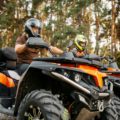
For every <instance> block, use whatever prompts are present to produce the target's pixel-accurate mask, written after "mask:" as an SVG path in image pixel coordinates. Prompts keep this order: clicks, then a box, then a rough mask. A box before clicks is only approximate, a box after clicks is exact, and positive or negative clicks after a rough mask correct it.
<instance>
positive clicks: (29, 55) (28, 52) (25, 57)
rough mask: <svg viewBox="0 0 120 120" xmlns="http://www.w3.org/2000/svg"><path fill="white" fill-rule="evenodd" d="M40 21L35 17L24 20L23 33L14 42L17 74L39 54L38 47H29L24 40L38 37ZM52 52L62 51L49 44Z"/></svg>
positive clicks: (60, 52)
mask: <svg viewBox="0 0 120 120" xmlns="http://www.w3.org/2000/svg"><path fill="white" fill-rule="evenodd" d="M41 28H42V23H41V21H40V20H38V19H36V18H30V19H28V20H27V21H26V22H25V25H24V30H25V33H23V34H22V35H20V36H19V37H18V38H17V40H16V44H15V52H16V54H17V63H18V69H19V74H22V73H23V72H24V71H25V70H26V68H27V67H28V65H29V64H30V63H31V62H32V59H33V58H34V57H38V56H39V49H36V48H29V47H27V46H26V41H27V39H28V38H29V37H40V32H41ZM49 48H50V50H51V52H52V53H54V54H62V53H63V51H62V50H61V49H59V48H57V47H53V46H49Z"/></svg>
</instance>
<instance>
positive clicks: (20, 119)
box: [0, 38, 111, 120]
mask: <svg viewBox="0 0 120 120" xmlns="http://www.w3.org/2000/svg"><path fill="white" fill-rule="evenodd" d="M26 45H27V46H29V47H35V48H41V47H43V48H44V49H45V48H47V49H49V48H48V45H47V44H46V43H44V42H43V40H42V39H41V38H29V39H28V41H27V43H26ZM99 66H100V65H99V64H97V63H95V62H91V61H89V60H86V59H82V58H75V57H74V56H73V54H72V53H71V52H69V53H65V54H64V55H63V56H60V57H49V58H35V59H34V60H33V62H32V63H31V64H30V65H29V67H28V69H27V70H26V71H25V72H24V73H23V75H22V76H21V77H20V79H19V82H18V85H17V92H16V95H13V101H14V102H11V104H9V105H10V107H11V109H8V108H9V107H8V106H7V107H5V106H4V104H1V106H2V107H1V108H2V109H0V112H2V113H6V111H7V114H10V115H13V116H17V120H29V119H30V120H42V119H44V120H76V119H79V118H80V119H81V120H82V117H83V118H84V117H85V116H86V113H84V114H81V111H82V109H83V108H86V109H88V110H90V111H92V112H101V111H103V110H104V107H105V104H106V103H107V102H108V100H109V99H110V96H111V93H110V91H109V90H108V89H107V86H106V85H105V81H108V79H109V78H108V76H107V74H106V73H102V72H100V71H99V70H98V67H99ZM1 73H2V74H4V76H7V74H6V73H4V72H2V71H1ZM10 78H12V77H11V76H10ZM2 80H3V81H4V82H1V84H3V85H5V87H6V89H7V88H9V89H10V90H11V89H12V88H14V87H15V81H14V79H12V80H10V79H7V80H6V83H5V80H4V79H2V77H1V80H0V81H2ZM15 80H16V79H15ZM10 81H12V82H10ZM4 83H5V84H4ZM10 83H12V84H10ZM8 84H9V86H8ZM10 85H12V86H10ZM1 93H2V90H1ZM6 93H7V92H6ZM6 93H5V95H6ZM10 93H11V92H9V91H8V96H7V98H10V99H11V98H12V97H11V96H9V95H11V94H10ZM5 95H2V98H3V99H4V98H6V96H5ZM3 103H4V100H3ZM5 105H6V103H5ZM12 106H14V107H12ZM81 115H82V116H81Z"/></svg>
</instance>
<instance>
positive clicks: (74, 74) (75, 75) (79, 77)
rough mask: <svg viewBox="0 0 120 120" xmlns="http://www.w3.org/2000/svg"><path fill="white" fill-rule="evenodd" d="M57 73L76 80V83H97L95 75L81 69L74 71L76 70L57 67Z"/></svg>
mask: <svg viewBox="0 0 120 120" xmlns="http://www.w3.org/2000/svg"><path fill="white" fill-rule="evenodd" d="M55 71H56V72H57V73H59V74H61V75H64V76H65V77H67V78H69V79H71V80H73V81H75V82H76V83H79V82H81V81H82V82H85V83H87V84H90V85H96V83H95V80H94V78H93V76H91V75H88V74H85V73H80V72H79V71H74V70H69V69H64V68H63V69H61V68H57V69H56V70H55Z"/></svg>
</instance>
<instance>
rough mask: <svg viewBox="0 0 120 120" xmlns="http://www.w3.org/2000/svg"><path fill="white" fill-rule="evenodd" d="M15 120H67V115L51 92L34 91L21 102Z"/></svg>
mask: <svg viewBox="0 0 120 120" xmlns="http://www.w3.org/2000/svg"><path fill="white" fill-rule="evenodd" d="M17 120H69V114H68V111H67V110H66V109H65V108H64V107H63V106H62V104H61V103H60V102H59V100H58V99H57V98H56V97H55V96H53V95H52V94H51V92H49V91H45V90H40V91H39V90H34V91H32V92H31V93H29V94H27V95H26V96H25V98H24V99H23V101H22V102H21V104H20V107H19V110H18V116H17Z"/></svg>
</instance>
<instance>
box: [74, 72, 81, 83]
mask: <svg viewBox="0 0 120 120" xmlns="http://www.w3.org/2000/svg"><path fill="white" fill-rule="evenodd" d="M74 80H75V82H80V80H81V75H80V74H78V73H76V74H75V75H74Z"/></svg>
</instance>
